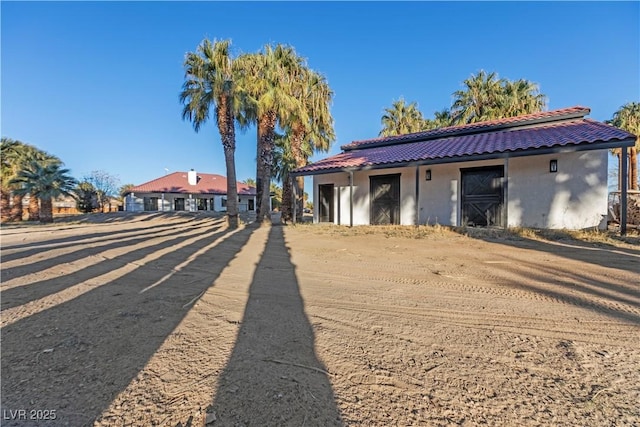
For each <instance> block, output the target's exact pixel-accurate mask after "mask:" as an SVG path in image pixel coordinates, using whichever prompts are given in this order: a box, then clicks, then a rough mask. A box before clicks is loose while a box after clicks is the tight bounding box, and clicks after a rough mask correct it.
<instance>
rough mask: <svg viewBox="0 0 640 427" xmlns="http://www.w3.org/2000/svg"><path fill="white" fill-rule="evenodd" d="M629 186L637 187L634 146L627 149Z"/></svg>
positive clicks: (633, 188)
mask: <svg viewBox="0 0 640 427" xmlns="http://www.w3.org/2000/svg"><path fill="white" fill-rule="evenodd" d="M629 181H630V182H629V188H630V189H631V190H637V189H638V150H636V147H631V148H630V149H629Z"/></svg>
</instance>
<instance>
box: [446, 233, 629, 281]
mask: <svg viewBox="0 0 640 427" xmlns="http://www.w3.org/2000/svg"><path fill="white" fill-rule="evenodd" d="M454 231H456V232H458V233H460V234H463V235H466V236H468V237H471V238H474V239H479V240H484V241H487V242H493V243H501V244H506V245H511V246H514V247H517V248H523V249H532V250H535V251H540V252H548V253H550V254H553V255H557V256H560V257H564V258H569V259H573V260H576V261H582V262H586V263H590V264H596V265H600V266H603V267H609V268H617V269H620V270H627V271H630V272H638V271H639V270H640V267H639V266H640V240H639V239H638V238H637V237H626V238H621V237H619V236H617V237H615V239H619V240H621V241H624V242H628V243H630V244H635V243H638V244H639V246H638V248H637V249H635V248H628V247H619V246H616V245H614V244H609V243H605V242H588V241H583V240H579V239H574V238H572V237H571V235H570V233H567V232H563V231H561V230H540V231H539V232H538V234H539V236H540V238H539V239H533V238H528V237H523V236H520V235H518V234H517V233H516V232H514V231H512V230H504V229H488V228H475V229H474V228H458V229H454ZM546 234H549V236H550V237H545V236H546Z"/></svg>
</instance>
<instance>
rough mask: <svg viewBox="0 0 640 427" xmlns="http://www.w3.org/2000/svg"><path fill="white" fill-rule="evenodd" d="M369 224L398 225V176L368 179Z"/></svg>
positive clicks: (379, 176) (381, 176)
mask: <svg viewBox="0 0 640 427" xmlns="http://www.w3.org/2000/svg"><path fill="white" fill-rule="evenodd" d="M369 187H370V189H371V224H374V225H378V224H400V174H394V175H377V176H371V177H369Z"/></svg>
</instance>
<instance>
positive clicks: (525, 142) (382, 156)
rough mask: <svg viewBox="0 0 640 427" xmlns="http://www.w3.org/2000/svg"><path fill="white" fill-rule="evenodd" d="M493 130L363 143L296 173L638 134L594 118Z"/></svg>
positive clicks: (582, 145)
mask: <svg viewBox="0 0 640 427" xmlns="http://www.w3.org/2000/svg"><path fill="white" fill-rule="evenodd" d="M540 114H542V113H540ZM505 120H507V119H505ZM521 123H522V122H521ZM525 124H527V123H526V122H525ZM529 124H530V123H529ZM478 125H480V126H484V125H483V124H478ZM522 126H524V125H522ZM485 127H486V126H485ZM489 129H490V130H487V131H484V132H480V133H471V134H459V135H446V134H445V135H443V134H441V135H440V136H439V137H429V138H428V139H427V140H418V141H416V140H410V142H403V141H400V142H398V141H396V142H395V143H391V144H382V145H380V144H365V146H363V147H359V148H357V149H356V148H351V149H348V150H345V151H344V152H343V153H340V154H337V155H335V156H331V157H328V158H326V159H323V160H320V161H318V162H315V163H312V164H309V165H307V166H305V167H302V168H298V169H296V170H295V171H294V172H293V174H295V175H313V174H318V173H328V172H334V171H335V172H337V171H341V170H358V169H363V168H367V167H393V166H396V165H397V166H405V165H407V164H435V163H443V162H451V161H468V160H474V159H480V158H487V157H492V156H493V157H503V156H505V155H511V156H516V155H527V154H536V153H539V152H541V151H543V150H544V151H553V150H558V151H559V150H566V149H608V148H611V147H612V146H617V147H621V146H632V145H633V141H635V139H636V137H635V136H634V135H633V134H630V133H628V132H625V131H623V130H621V129H618V128H616V127H613V126H610V125H607V124H604V123H601V122H597V121H595V120H591V119H579V120H564V121H555V122H554V121H551V122H549V123H543V124H537V125H536V126H533V127H531V126H525V127H523V128H517V127H516V128H510V129H498V130H495V129H493V128H489ZM491 129H493V130H491ZM387 139H388V138H387Z"/></svg>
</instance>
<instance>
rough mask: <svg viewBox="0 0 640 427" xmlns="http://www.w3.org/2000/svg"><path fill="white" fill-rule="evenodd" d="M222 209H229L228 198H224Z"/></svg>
mask: <svg viewBox="0 0 640 427" xmlns="http://www.w3.org/2000/svg"><path fill="white" fill-rule="evenodd" d="M222 207H223V208H226V207H227V198H226V197H223V198H222Z"/></svg>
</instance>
